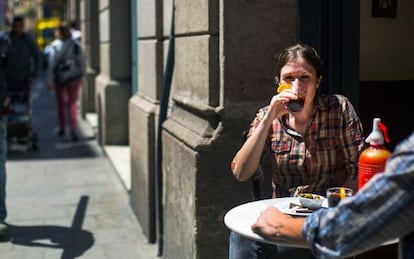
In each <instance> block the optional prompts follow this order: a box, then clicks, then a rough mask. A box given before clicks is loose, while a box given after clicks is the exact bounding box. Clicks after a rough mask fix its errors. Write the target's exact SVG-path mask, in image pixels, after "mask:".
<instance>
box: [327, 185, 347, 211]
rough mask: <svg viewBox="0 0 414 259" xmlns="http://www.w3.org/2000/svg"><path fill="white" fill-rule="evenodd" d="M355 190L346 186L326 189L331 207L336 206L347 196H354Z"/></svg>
mask: <svg viewBox="0 0 414 259" xmlns="http://www.w3.org/2000/svg"><path fill="white" fill-rule="evenodd" d="M352 195H353V191H352V189H350V188H346V187H332V188H329V189H328V190H327V191H326V198H328V206H329V208H332V207H335V206H336V205H338V203H339V202H340V201H341V200H342V199H345V198H346V197H349V196H352Z"/></svg>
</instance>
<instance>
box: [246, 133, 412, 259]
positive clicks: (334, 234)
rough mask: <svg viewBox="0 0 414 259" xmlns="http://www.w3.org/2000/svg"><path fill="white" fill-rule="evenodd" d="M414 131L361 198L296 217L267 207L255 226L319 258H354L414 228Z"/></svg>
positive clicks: (263, 233)
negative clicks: (304, 245)
mask: <svg viewBox="0 0 414 259" xmlns="http://www.w3.org/2000/svg"><path fill="white" fill-rule="evenodd" d="M413 189H414V133H413V134H412V135H411V136H410V137H409V138H408V139H407V140H406V141H404V142H402V143H401V144H400V145H399V146H397V148H396V151H395V152H394V153H393V154H392V156H391V158H390V159H389V160H388V162H387V165H386V168H385V172H384V173H379V174H376V175H375V176H374V177H373V178H371V180H370V181H369V182H368V183H366V184H365V185H364V188H362V189H361V190H359V191H358V192H357V193H356V195H355V196H352V197H349V198H347V199H345V200H342V201H341V202H340V203H339V204H338V206H337V207H335V208H329V209H323V208H322V209H319V210H317V211H315V212H313V213H312V214H311V215H309V216H308V217H307V218H293V217H291V216H288V215H285V214H283V213H282V212H280V211H279V210H278V209H276V208H274V207H269V208H267V209H266V210H265V211H263V212H262V213H261V214H260V216H259V217H258V219H257V222H256V223H255V224H253V225H252V230H253V231H254V232H256V233H258V234H260V235H263V236H266V237H268V238H271V239H274V240H276V241H282V242H286V241H289V243H291V244H301V242H302V241H303V238H305V239H306V241H307V243H308V244H309V245H310V248H311V249H312V252H313V253H314V254H315V255H316V256H329V257H349V256H352V255H356V254H360V253H362V252H365V251H368V250H371V249H373V248H375V247H377V246H379V245H381V244H383V243H384V242H386V241H390V240H393V239H396V238H399V237H403V236H405V235H407V234H409V233H413V232H414V224H412V219H413V218H414V192H413Z"/></svg>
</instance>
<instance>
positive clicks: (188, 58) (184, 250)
mask: <svg viewBox="0 0 414 259" xmlns="http://www.w3.org/2000/svg"><path fill="white" fill-rule="evenodd" d="M297 8H298V7H297V2H296V1H288V0H285V1H273V0H265V1H243V2H240V1H218V0H215V1H194V0H177V1H176V20H175V22H176V47H175V51H176V52H175V54H176V56H175V67H174V80H173V84H174V91H173V93H172V98H173V100H174V109H173V110H172V112H171V114H170V115H169V117H168V119H167V121H166V122H165V123H164V125H163V128H164V133H163V135H162V137H163V158H164V160H163V173H164V197H163V199H164V256H163V258H227V257H228V254H227V249H228V235H229V232H228V230H227V228H226V227H225V226H224V224H223V216H224V214H225V213H226V211H228V210H229V209H230V208H231V207H233V206H235V205H237V204H239V203H241V202H246V201H249V200H251V184H250V183H249V182H246V183H238V182H237V181H236V180H235V179H234V178H233V176H232V174H231V172H230V169H229V164H230V161H231V159H232V157H233V155H234V154H235V152H236V151H237V149H238V147H239V146H240V143H241V138H240V134H241V132H242V130H244V129H245V128H246V127H247V126H248V123H249V122H250V120H251V119H252V117H253V116H254V114H255V111H256V110H257V109H258V108H259V107H260V106H262V105H265V104H267V102H268V101H270V98H271V95H272V93H274V91H275V87H274V85H273V77H274V66H275V62H274V55H275V54H276V53H278V52H279V51H280V50H281V49H282V48H284V47H285V46H286V45H288V44H291V43H293V42H294V41H295V38H296V34H297V12H298V9H297ZM269 185H270V183H269ZM265 189H266V188H265ZM268 189H269V188H267V190H268ZM267 195H268V196H269V197H270V192H268V193H267ZM177 237H179V238H177Z"/></svg>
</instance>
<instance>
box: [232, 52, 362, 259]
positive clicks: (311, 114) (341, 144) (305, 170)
mask: <svg viewBox="0 0 414 259" xmlns="http://www.w3.org/2000/svg"><path fill="white" fill-rule="evenodd" d="M276 75H277V76H276V81H277V82H278V83H279V84H290V85H295V84H296V85H297V86H298V87H299V88H302V89H304V90H305V92H306V95H305V101H304V104H303V108H302V109H301V110H299V111H297V110H295V111H292V110H289V109H288V105H289V103H290V102H291V101H294V100H297V99H298V97H297V96H296V94H295V93H294V92H293V91H292V89H289V88H285V90H283V91H281V92H280V93H279V94H277V95H274V96H273V97H272V99H271V101H270V104H269V105H268V106H266V107H264V108H261V109H260V110H259V111H258V113H257V114H256V117H255V118H254V120H253V121H252V123H251V128H250V130H249V133H248V138H247V140H246V142H245V143H244V144H243V146H242V147H241V149H240V150H239V151H238V152H237V154H236V155H235V157H234V158H233V161H232V163H231V167H232V168H231V169H232V171H233V174H234V176H235V177H236V179H237V180H239V181H246V180H247V179H249V178H250V177H252V176H253V174H254V173H255V171H256V169H257V168H258V166H259V163H260V160H261V157H262V154H263V152H264V151H269V152H270V153H271V154H272V155H271V157H272V158H273V159H272V171H273V173H272V188H273V197H286V196H289V195H290V192H289V189H291V188H295V187H298V186H305V185H308V186H309V187H308V189H307V190H306V192H312V193H317V194H321V195H324V194H325V192H326V189H327V188H328V187H332V186H347V187H350V188H352V189H354V190H355V191H356V187H357V171H358V170H357V166H358V158H359V155H360V153H361V151H362V150H363V149H364V147H365V143H364V137H363V136H364V135H363V130H362V124H361V122H360V120H359V118H358V116H357V114H356V112H355V110H354V108H353V106H352V104H351V103H350V102H349V100H348V99H347V98H346V97H344V96H342V95H327V96H322V95H320V94H319V92H320V90H319V86H320V83H321V80H322V61H321V59H320V57H319V55H318V53H317V52H316V51H315V50H314V49H313V48H311V47H309V46H307V45H304V44H295V45H293V46H290V47H288V48H286V49H285V50H283V51H282V52H281V54H280V55H279V59H278V63H277V67H276ZM229 252H230V258H239V259H240V258H287V257H290V258H313V256H312V254H311V253H310V250H307V249H288V248H286V247H279V246H273V245H267V244H262V243H260V242H255V241H249V240H247V239H244V238H243V237H241V236H240V235H238V234H236V233H234V232H232V233H231V236H230V251H229Z"/></svg>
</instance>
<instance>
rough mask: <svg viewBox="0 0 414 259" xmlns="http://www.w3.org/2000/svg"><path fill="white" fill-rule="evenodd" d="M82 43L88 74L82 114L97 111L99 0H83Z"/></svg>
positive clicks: (84, 87)
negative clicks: (96, 80) (96, 81)
mask: <svg viewBox="0 0 414 259" xmlns="http://www.w3.org/2000/svg"><path fill="white" fill-rule="evenodd" d="M81 7H82V8H81V10H82V12H81V21H82V22H81V32H82V45H83V47H84V49H85V55H86V74H85V77H84V79H83V85H82V92H81V96H82V98H81V105H80V107H81V108H80V109H81V114H82V117H85V115H86V114H87V113H95V112H96V104H95V78H96V76H97V75H98V73H99V62H100V58H99V30H97V29H96V28H98V27H99V6H98V0H82V3H81Z"/></svg>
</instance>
